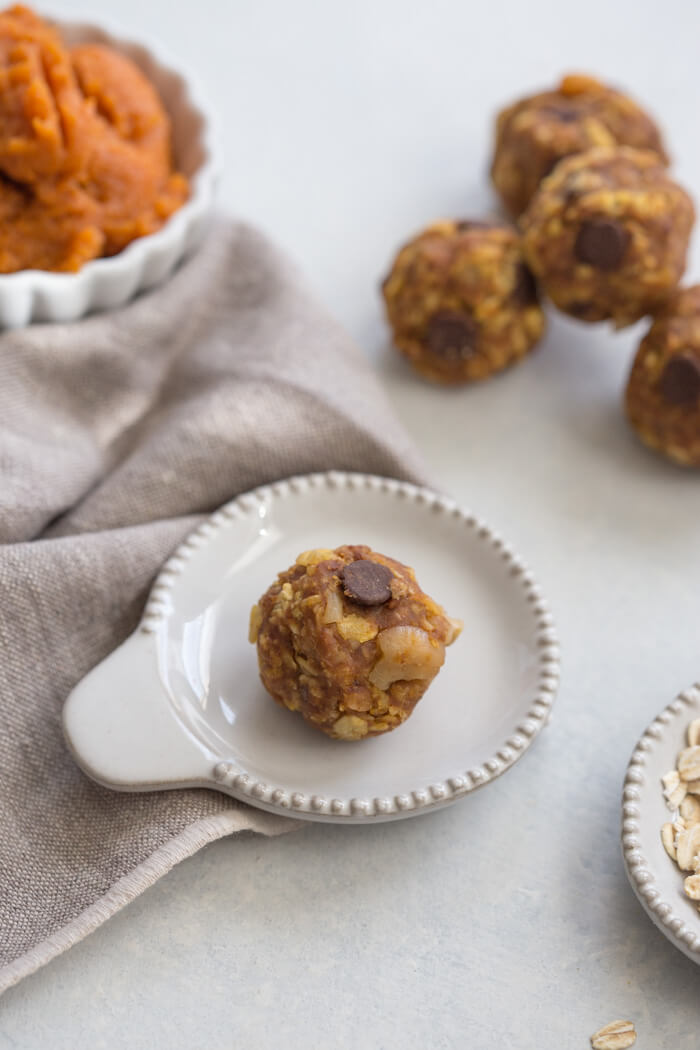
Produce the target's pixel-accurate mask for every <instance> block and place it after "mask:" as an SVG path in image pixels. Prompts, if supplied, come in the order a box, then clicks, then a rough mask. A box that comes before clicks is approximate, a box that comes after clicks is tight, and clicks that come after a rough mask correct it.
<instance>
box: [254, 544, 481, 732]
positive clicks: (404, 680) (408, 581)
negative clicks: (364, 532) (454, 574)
mask: <svg viewBox="0 0 700 1050" xmlns="http://www.w3.org/2000/svg"><path fill="white" fill-rule="evenodd" d="M461 629H462V624H461V623H460V622H459V621H458V620H452V619H450V617H449V616H447V615H446V613H445V611H444V610H443V609H442V608H441V607H440V606H439V605H437V604H436V602H434V601H433V599H432V598H429V597H428V595H427V594H424V593H423V591H422V590H421V589H420V587H419V586H418V584H417V582H416V577H415V573H414V572H413V569H409V568H408V566H406V565H402V564H401V562H398V561H395V560H394V559H393V558H387V557H386V555H384V554H378V553H377V551H373V550H370V548H369V547H364V546H343V547H338V548H336V550H311V551H306V552H305V553H303V554H300V555H299V557H298V558H297V560H296V562H295V564H294V565H292V567H291V568H289V569H287V570H286V571H285V572H281V573H280V574H279V575H278V577H277V580H276V581H275V583H273V584H272V586H271V587H269V588H268V590H267V591H266V592H265V594H263V596H262V598H261V599H260V601H259V602H258V603H257V605H254V606H253V609H252V611H251V615H250V641H251V642H253V643H255V644H257V649H258V664H259V667H260V677H261V678H262V681H263V685H264V686H265V688H266V689H267V691H268V692H269V693H270V694H271V695H272V697H273V699H275V700H276V701H277V703H278V704H281V705H282V706H283V707H287V708H288V709H289V710H290V711H298V712H299V714H300V715H301V716H302V717H303V718H305V719H306V721H307V722H308V723H309V724H310V725H312V726H313V727H314V728H315V729H320V730H321V732H322V733H326V734H327V735H328V736H331V737H335V738H336V739H338V740H361V739H362V738H363V737H366V736H377V735H378V734H379V733H387V732H389V730H391V729H395V728H396V727H397V726H399V725H401V723H402V722H404V721H405V720H406V719H407V718H408V716H409V715H410V714H411V712H412V711H413V708H414V707H415V706H416V704H417V703H418V701H419V700H420V698H421V697H422V696H423V693H424V692H425V691H426V689H427V688H428V686H429V685H430V683H431V682H432V680H433V678H434V677H435V675H436V674H437V673H438V671H439V670H440V668H441V667H442V664H443V662H444V660H445V646H447V645H451V643H452V642H453V641H454V640H455V638H456V637H457V635H458V634H459V633H460V631H461Z"/></svg>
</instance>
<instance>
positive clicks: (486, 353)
mask: <svg viewBox="0 0 700 1050" xmlns="http://www.w3.org/2000/svg"><path fill="white" fill-rule="evenodd" d="M382 292H383V294H384V300H385V303H386V311H387V315H388V318H389V323H390V324H391V327H392V329H393V335H394V342H395V344H396V346H397V347H398V349H399V350H400V351H401V352H402V353H403V354H405V356H406V357H407V358H408V360H409V361H410V363H411V364H412V365H413V367H414V368H415V370H416V371H417V372H418V373H420V375H422V376H424V377H425V378H426V379H432V380H434V381H435V382H438V383H451V384H457V383H469V382H472V381H474V380H477V379H485V378H486V377H487V376H490V375H492V374H493V373H494V372H500V371H501V370H502V369H503V368H505V367H506V366H507V365H510V364H512V363H513V362H514V361H517V360H518V359H519V358H521V357H524V356H525V354H527V353H528V351H529V350H531V349H532V348H533V346H534V345H535V344H536V343H537V341H538V340H539V338H540V337H541V335H542V332H543V331H544V314H543V313H542V310H541V309H540V305H539V301H538V295H537V288H536V286H535V282H534V280H533V278H532V274H531V273H530V271H529V270H528V268H527V266H526V265H525V262H524V260H523V256H522V252H521V249H520V241H519V238H518V235H517V233H516V232H515V230H513V229H512V228H511V227H510V226H507V225H504V224H502V223H499V222H492V223H491V222H476V221H473V222H472V221H469V220H464V221H461V222H459V221H447V220H446V221H443V222H437V223H435V224H434V225H432V226H429V227H428V228H427V229H426V230H425V231H424V232H423V233H420V234H419V235H418V236H417V237H415V238H414V239H413V240H411V241H409V242H408V244H406V245H404V247H403V248H402V249H401V250H400V252H399V254H398V255H397V257H396V259H395V261H394V264H393V267H392V269H391V273H390V274H389V276H388V277H387V278H386V280H385V281H384V283H383V285H382Z"/></svg>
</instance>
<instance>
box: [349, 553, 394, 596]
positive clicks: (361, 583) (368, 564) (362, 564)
mask: <svg viewBox="0 0 700 1050" xmlns="http://www.w3.org/2000/svg"><path fill="white" fill-rule="evenodd" d="M340 577H341V579H342V581H343V592H344V593H345V596H346V597H347V598H349V599H350V601H351V602H357V604H358V605H383V604H384V602H388V601H389V599H390V598H391V581H392V579H393V578H394V574H393V573H392V571H391V569H389V568H388V567H387V566H386V565H381V564H380V563H379V562H376V561H369V560H368V559H367V558H363V559H362V560H361V561H353V562H351V563H350V565H346V566H345V568H344V569H343V570H342V571H341V573H340Z"/></svg>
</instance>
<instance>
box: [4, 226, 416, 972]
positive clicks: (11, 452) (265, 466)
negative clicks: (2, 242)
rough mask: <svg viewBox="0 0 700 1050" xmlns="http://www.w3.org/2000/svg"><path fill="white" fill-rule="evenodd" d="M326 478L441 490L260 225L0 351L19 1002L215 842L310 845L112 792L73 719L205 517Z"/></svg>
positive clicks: (12, 957) (200, 793)
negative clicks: (285, 483)
mask: <svg viewBox="0 0 700 1050" xmlns="http://www.w3.org/2000/svg"><path fill="white" fill-rule="evenodd" d="M327 468H338V469H357V470H363V471H370V472H376V473H379V474H384V475H393V476H396V477H404V478H405V477H413V478H415V477H420V476H421V474H422V468H421V465H420V462H419V460H418V459H417V458H416V455H415V453H414V451H413V450H412V448H411V446H410V443H409V441H408V439H407V437H406V435H405V434H404V432H403V431H402V430H401V428H400V426H399V425H398V424H397V422H396V421H395V419H394V417H393V415H392V412H391V410H390V408H389V406H388V404H387V402H386V401H385V399H384V396H383V394H382V392H381V390H380V388H379V386H378V384H377V382H376V379H375V377H374V376H373V374H372V371H371V369H370V367H369V365H368V364H367V363H366V362H365V360H364V358H363V356H362V354H361V353H360V352H359V351H358V350H357V349H356V347H355V346H354V345H353V343H352V342H351V340H350V339H349V338H348V337H347V336H346V335H345V334H344V333H343V332H342V330H341V329H340V328H339V327H338V326H337V324H336V323H335V322H334V321H333V320H331V319H330V318H329V317H328V316H327V315H326V314H325V313H324V312H323V310H322V309H320V308H319V307H318V306H317V304H316V303H315V302H314V301H313V300H312V298H310V297H309V295H308V294H307V292H306V291H305V290H304V288H303V287H302V285H301V283H300V281H299V278H298V276H297V274H296V272H295V270H294V269H293V267H291V266H290V264H289V263H287V262H286V261H285V260H284V259H283V258H281V257H280V255H279V253H278V252H277V250H276V249H275V248H274V247H272V246H271V245H270V244H269V243H268V242H267V241H266V240H265V239H264V238H263V237H262V236H261V235H260V234H258V233H257V232H255V231H254V230H252V229H250V228H248V227H246V226H243V225H239V224H234V223H233V222H231V221H228V220H219V221H218V222H217V230H216V233H212V234H210V236H209V238H208V239H207V242H206V244H205V245H204V247H202V248H201V249H200V251H199V252H198V253H197V254H196V255H195V256H194V257H193V258H192V259H190V260H189V261H188V262H187V263H185V264H184V265H183V266H182V267H181V268H180V269H179V270H178V271H177V272H176V273H175V274H174V275H173V276H172V277H171V278H170V280H169V281H168V282H167V283H166V284H165V285H163V286H162V287H160V288H159V289H157V290H155V291H153V292H151V293H149V294H148V295H145V296H143V297H141V298H139V299H137V300H136V301H134V302H133V303H131V304H130V305H129V306H127V307H125V308H124V309H122V310H120V311H117V312H113V313H107V314H102V315H98V316H96V317H93V318H88V319H86V320H84V321H81V322H79V323H77V324H70V325H39V326H33V327H30V328H27V329H24V330H22V331H18V332H6V333H5V334H3V335H1V336H0V778H1V785H2V786H1V789H0V992H2V991H3V990H5V989H6V988H8V987H10V986H11V985H12V984H14V983H16V982H17V981H19V980H20V979H21V978H22V977H23V976H25V975H27V974H29V973H31V972H32V971H34V970H35V969H37V968H38V967H39V966H41V965H43V964H44V963H46V962H48V961H49V960H50V959H51V958H53V957H54V956H55V955H57V954H58V953H59V952H61V951H64V950H65V949H66V948H68V947H70V946H71V945H72V944H74V943H75V942H76V941H78V940H80V939H81V938H82V937H84V936H86V934H88V933H89V932H90V931H91V930H93V929H95V928H96V927H97V926H98V925H99V924H100V923H102V922H103V921H104V920H105V919H107V918H109V916H110V915H112V914H114V912H116V911H117V910H118V909H119V908H121V907H122V906H123V905H124V904H126V903H128V901H130V900H132V899H133V898H134V897H135V896H137V894H139V893H140V892H142V891H143V890H144V889H145V888H146V887H147V886H149V885H151V884H152V883H153V882H155V881H156V879H158V878H159V877H160V876H161V875H163V874H164V873H165V872H167V871H168V870H169V869H170V868H171V867H172V866H173V865H174V864H176V863H177V862H178V861H180V860H182V859H183V858H185V857H187V856H189V855H191V854H192V853H194V852H195V851H196V850H197V849H199V848H200V847H201V846H203V845H205V844H206V843H207V842H211V841H212V840H214V839H216V838H218V837H220V836H222V835H227V834H231V833H233V832H239V831H243V830H248V831H254V832H259V833H262V834H264V835H273V834H277V833H281V832H283V831H285V830H288V829H289V828H291V827H294V826H295V824H294V822H292V821H290V820H287V819H285V818H283V817H276V816H273V815H271V814H267V813H263V812H261V811H257V810H254V809H252V808H250V807H247V806H245V805H242V804H239V803H237V802H236V801H234V800H233V799H230V798H227V797H226V796H224V795H221V794H218V793H217V792H214V791H207V790H183V791H171V792H162V793H157V792H154V793H148V794H134V795H130V794H118V793H115V792H111V791H108V790H106V789H104V788H101V787H99V786H98V785H96V784H94V783H92V782H91V781H90V780H89V779H88V778H87V777H85V776H84V775H83V773H81V772H80V770H79V769H78V768H77V766H76V765H75V764H74V762H73V761H72V759H71V758H70V756H69V754H68V751H67V749H66V745H65V743H64V740H63V736H62V732H61V725H60V714H61V708H62V705H63V702H64V700H65V698H66V696H67V694H68V693H69V692H70V690H71V689H72V687H73V686H74V685H75V684H76V682H78V681H79V680H80V678H82V677H83V675H85V674H86V672H87V671H89V670H90V668H91V667H93V666H94V665H95V664H96V663H98V662H99V661H100V660H101V659H103V658H104V657H105V656H106V655H107V654H108V653H109V652H110V651H111V650H112V649H114V648H115V647H116V646H117V645H118V644H119V643H121V642H122V641H123V640H124V638H125V637H126V636H127V635H128V634H129V633H130V632H131V631H132V630H134V628H135V627H136V625H137V623H138V619H139V616H140V613H141V611H142V608H143V605H144V602H145V599H146V596H147V593H148V589H149V586H150V584H151V582H152V580H153V577H154V575H155V573H156V572H157V570H158V568H159V567H160V565H161V564H162V562H163V561H164V560H165V558H166V557H167V556H168V554H169V553H170V552H171V550H172V549H173V547H174V546H176V545H177V544H178V543H179V542H180V541H181V540H182V539H183V538H184V536H185V535H186V534H187V533H188V532H189V531H190V530H191V529H192V528H194V527H195V526H196V525H197V522H198V521H199V520H200V518H199V517H198V516H199V515H202V514H204V513H207V512H209V511H212V510H213V509H215V508H216V507H217V506H219V505H220V504H221V503H224V502H225V501H226V500H228V499H231V498H232V497H233V496H235V495H236V494H237V493H240V492H244V491H246V490H247V489H249V488H251V487H254V486H256V485H259V484H263V483H265V482H269V481H272V480H275V479H278V478H281V477H284V476H287V475H289V474H294V473H304V472H307V471H313V470H322V469H327Z"/></svg>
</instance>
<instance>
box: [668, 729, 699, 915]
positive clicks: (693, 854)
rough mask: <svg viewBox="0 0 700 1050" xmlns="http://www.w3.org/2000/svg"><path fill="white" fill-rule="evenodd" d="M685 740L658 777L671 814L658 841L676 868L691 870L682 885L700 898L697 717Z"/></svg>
mask: <svg viewBox="0 0 700 1050" xmlns="http://www.w3.org/2000/svg"><path fill="white" fill-rule="evenodd" d="M687 741H688V746H687V747H686V748H685V749H684V750H683V751H681V753H680V755H679V756H678V761H677V763H676V765H677V768H676V769H672V770H670V771H669V772H668V773H666V775H665V776H663V777H662V778H661V783H662V784H663V793H664V798H665V799H666V805H667V806H668V808H669V809H670V810H671V811H672V812H673V814H674V819H673V821H668V822H667V823H666V824H664V826H663V827H662V829H661V841H662V843H663V847H664V849H665V850H666V852H667V853H668V855H669V857H670V858H671V860H672V861H674V862H675V863H676V864H677V865H678V867H679V868H680V870H681V871H682V872H691V874H690V875H687V876H686V879H685V881H684V884H683V889H684V890H685V893H686V896H687V897H689V898H690V900H693V901H700V798H699V796H700V718H696V719H694V720H693V721H692V722H691V723H690V725H689V726H688V730H687Z"/></svg>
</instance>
